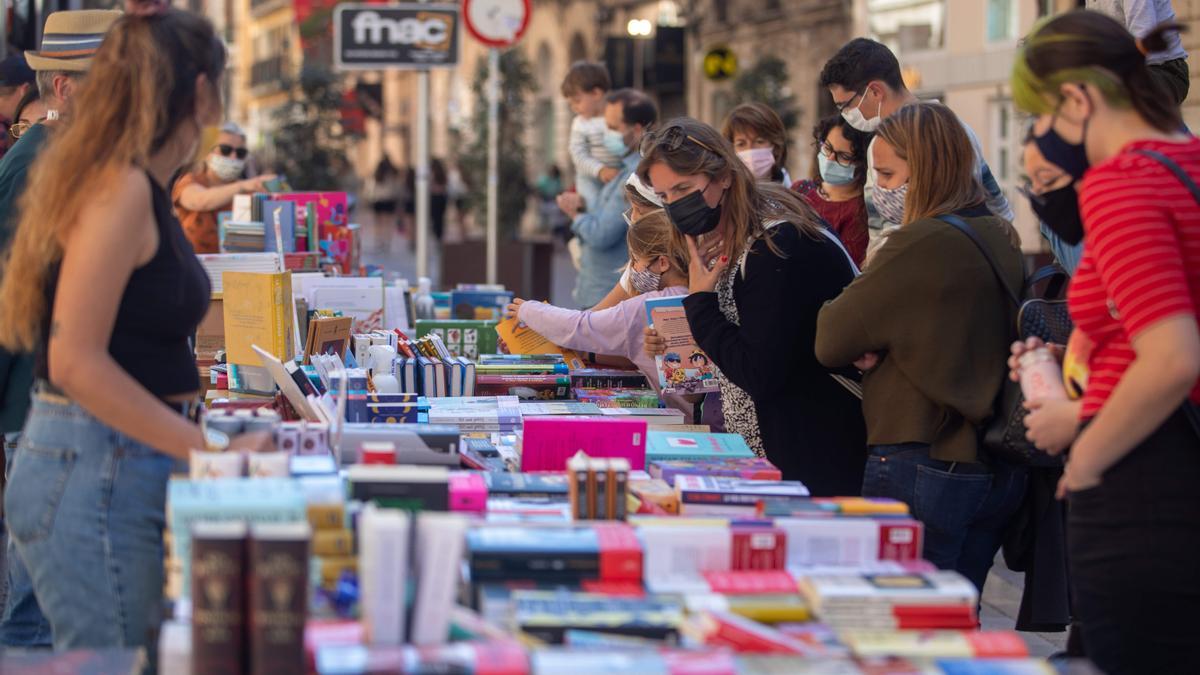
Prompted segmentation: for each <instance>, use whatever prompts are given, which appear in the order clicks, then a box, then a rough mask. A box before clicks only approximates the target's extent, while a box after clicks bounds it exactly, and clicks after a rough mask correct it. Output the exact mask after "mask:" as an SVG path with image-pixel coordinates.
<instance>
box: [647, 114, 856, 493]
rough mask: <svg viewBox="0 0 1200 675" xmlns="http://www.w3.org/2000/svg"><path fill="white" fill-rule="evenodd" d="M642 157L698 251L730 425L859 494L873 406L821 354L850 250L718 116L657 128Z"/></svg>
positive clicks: (827, 483) (848, 271)
mask: <svg viewBox="0 0 1200 675" xmlns="http://www.w3.org/2000/svg"><path fill="white" fill-rule="evenodd" d="M642 157H643V158H642V161H641V164H640V165H639V166H638V175H639V176H640V177H641V178H642V180H643V181H646V182H647V183H648V184H650V185H651V186H653V188H654V191H655V193H657V194H658V196H659V197H660V198H662V200H663V204H664V209H665V210H666V212H667V216H668V217H669V218H670V219H671V222H672V224H673V225H674V226H675V231H676V233H677V235H678V236H680V237H683V238H685V239H686V242H687V246H688V248H689V251H690V254H691V260H690V262H689V264H688V290H689V295H688V297H687V299H685V300H684V308H685V310H686V312H687V319H688V325H689V326H690V328H691V330H692V335H693V336H694V337H695V338H696V342H697V344H699V345H700V347H701V348H702V349H703V350H704V351H705V352H706V353H707V354H708V355H709V356H710V357H711V358H712V361H713V363H714V364H715V365H716V366H717V367H718V368H719V369H720V375H719V377H718V382H719V384H720V386H721V402H722V409H723V411H724V413H725V426H726V429H727V430H728V431H730V432H734V433H739V434H741V435H742V436H743V437H744V438H745V439H746V441H747V443H748V444H749V445H750V447H751V448H753V449H754V450H755V451H756V453H758V454H759V455H760V456H765V457H766V458H767V459H769V460H770V461H771V462H772V463H773V464H775V465H776V466H777V467H779V469H780V471H782V472H783V476H784V478H787V479H794V480H800V481H803V482H804V484H805V485H807V486H808V488H809V490H810V491H811V492H812V494H814V495H817V496H829V495H854V494H858V493H859V492H860V491H861V489H862V476H863V468H864V465H865V462H866V438H865V431H864V428H863V418H862V407H861V405H860V404H859V401H858V399H857V398H855V397H854V396H853V395H852V394H851V393H850V392H848V391H847V390H846V389H845V388H843V386H842V385H841V384H840V383H839V382H838V381H837V380H835V379H834V378H833V377H832V376H831V374H830V372H829V371H828V370H826V369H825V368H824V367H822V366H821V365H820V364H819V363H817V359H816V355H815V354H814V351H813V342H814V340H815V337H816V322H817V312H818V311H819V310H820V309H821V306H822V305H823V304H824V303H825V302H826V301H828V300H830V299H832V298H834V297H836V296H837V295H838V294H839V293H840V292H841V291H842V289H843V288H844V287H845V286H846V285H847V284H849V283H850V281H851V280H852V279H853V278H854V270H853V266H852V265H851V262H850V258H849V255H848V254H847V253H846V251H845V250H844V249H843V248H842V246H841V244H840V242H838V241H837V238H836V237H835V236H834V235H833V234H832V233H830V232H828V231H827V230H826V229H825V228H823V227H821V225H820V221H819V220H818V218H817V216H816V214H814V213H813V212H812V209H810V208H809V207H808V206H806V205H805V204H804V202H803V201H801V200H800V198H799V197H798V196H796V194H795V193H794V192H791V191H790V190H788V189H787V188H785V187H783V186H782V185H777V184H775V183H767V182H757V181H755V179H754V176H753V175H752V174H751V173H750V170H749V169H748V168H747V167H746V165H745V163H743V162H742V160H741V159H739V158H738V155H737V153H736V152H735V151H734V148H733V145H732V144H731V143H730V142H729V141H727V140H725V139H724V138H723V137H722V136H721V135H720V134H719V133H717V131H716V130H715V129H713V128H712V127H710V126H708V125H707V124H704V123H702V122H698V121H696V120H693V119H690V118H686V117H685V118H678V119H675V120H673V121H672V122H670V123H668V124H667V125H665V126H664V127H663V128H662V129H661V130H659V131H656V132H653V133H651V134H649V135H648V136H647V139H646V140H645V141H644V142H643V144H642ZM716 240H720V241H723V242H724V245H723V246H722V247H720V250H719V251H718V252H717V253H716V256H715V257H713V258H711V259H710V257H709V256H708V255H705V254H704V253H701V251H704V250H706V249H707V248H708V245H709V243H710V242H711V241H716ZM651 337H653V339H654V340H655V341H658V342H661V341H662V338H661V337H658V336H648V337H647V342H650V341H651Z"/></svg>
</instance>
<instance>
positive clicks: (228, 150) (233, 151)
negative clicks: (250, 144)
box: [217, 143, 250, 159]
mask: <svg viewBox="0 0 1200 675" xmlns="http://www.w3.org/2000/svg"><path fill="white" fill-rule="evenodd" d="M217 152H219V153H221V154H222V155H224V156H226V157H228V156H230V155H235V156H236V157H237V158H238V159H246V155H247V154H249V152H250V151H249V150H247V149H246V148H235V147H233V146H232V145H225V144H224V143H222V144H220V145H218V146H217Z"/></svg>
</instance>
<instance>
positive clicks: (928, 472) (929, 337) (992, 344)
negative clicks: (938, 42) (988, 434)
mask: <svg viewBox="0 0 1200 675" xmlns="http://www.w3.org/2000/svg"><path fill="white" fill-rule="evenodd" d="M872 151H873V152H874V154H875V156H874V168H875V171H876V172H877V174H878V176H877V180H876V186H875V195H876V196H875V203H876V206H880V207H882V210H883V211H886V213H881V215H883V216H884V217H885V218H888V219H889V220H892V219H894V222H898V223H900V228H899V229H898V230H897V231H896V232H895V233H894V234H892V235H891V236H890V237H889V239H888V242H887V243H886V244H884V245H883V247H882V248H880V249H879V251H878V252H877V254H876V257H875V258H874V260H872V262H871V264H870V265H869V266H868V267H867V269H866V270H865V271H864V272H863V274H862V276H860V277H859V278H858V279H856V280H855V282H854V283H852V284H850V287H849V288H847V289H846V291H845V292H844V293H842V295H841V296H839V297H838V298H837V299H836V300H834V301H833V302H831V303H829V304H828V305H826V306H825V308H824V309H822V310H821V315H820V318H819V319H818V322H817V357H818V358H819V359H820V360H821V362H822V363H824V364H825V365H827V366H830V367H838V366H847V365H850V364H852V363H857V364H858V365H859V367H860V368H862V369H863V370H865V371H866V374H865V375H864V376H863V412H864V414H865V415H866V418H867V437H868V438H867V440H868V443H869V445H870V459H869V460H868V463H867V474H866V479H865V480H864V482H863V489H862V491H863V495H865V496H872V497H891V498H894V499H899V500H900V501H903V502H905V503H906V504H908V505H909V508H910V509H911V510H912V512H913V515H914V516H915V517H916V518H918V519H919V520H921V521H922V522H923V523H924V524H925V551H924V553H925V558H926V559H928V560H929V561H930V562H933V563H934V564H936V565H937V566H938V567H940V568H942V569H953V570H957V571H959V572H960V573H962V574H963V575H964V576H966V577H967V578H968V579H970V580H971V581H972V582H973V583H974V584H975V585H976V587H978V588H979V589H981V590H982V588H983V583H984V581H985V580H986V579H987V573H988V570H989V569H990V568H991V566H992V559H993V558H994V557H995V555H996V551H997V550H998V549H999V547H1000V542H1001V535H1002V534H1003V531H1004V528H1005V526H1006V525H1007V524H1008V521H1009V519H1010V518H1011V516H1012V514H1013V513H1014V512H1015V511H1016V509H1017V507H1018V506H1019V504H1020V501H1021V497H1022V495H1023V494H1024V489H1025V474H1024V472H1023V471H1021V470H1018V469H1016V468H1010V467H1006V466H1003V465H1000V464H996V465H994V466H989V465H988V464H986V463H985V462H984V461H983V457H982V456H981V455H980V448H979V443H978V439H979V427H980V425H981V424H982V423H983V422H984V421H985V420H986V419H987V418H989V417H990V416H991V413H992V406H993V402H994V401H995V400H996V395H997V394H998V393H999V391H1000V387H1001V385H1002V383H1003V381H1004V376H1005V368H1004V363H1005V358H1006V356H1007V354H1008V344H1009V342H1010V341H1011V339H1012V336H1013V335H1014V334H1015V332H1016V331H1015V324H1016V322H1015V315H1016V312H1015V307H1013V306H1012V305H1011V303H1010V301H1009V299H1008V295H1006V293H1005V291H1004V289H1003V288H1002V287H1001V286H1000V283H999V281H998V280H997V278H996V273H994V272H993V271H992V267H991V265H990V264H989V262H988V260H987V259H986V258H985V257H984V256H983V254H982V253H981V251H980V250H979V248H978V247H977V246H976V245H975V243H973V242H972V240H971V238H970V236H969V235H968V234H966V233H964V232H961V231H959V230H958V229H957V228H956V226H955V225H954V224H953V223H955V222H957V223H959V224H961V225H962V226H964V227H966V228H968V229H970V230H972V231H974V232H975V233H976V234H977V235H978V236H979V237H980V238H981V240H982V241H983V242H984V243H985V245H986V246H987V248H988V250H989V251H990V253H991V255H992V257H993V258H995V259H996V260H997V261H998V263H999V264H1000V265H1001V268H1002V270H1003V274H1004V275H1005V280H1006V282H1007V283H1008V285H1009V286H1010V287H1012V288H1021V287H1022V284H1023V282H1024V273H1023V262H1022V258H1021V251H1020V249H1019V248H1018V247H1017V246H1016V243H1015V234H1014V233H1013V229H1012V226H1011V225H1009V224H1008V222H1006V221H1004V220H1002V219H1000V218H997V217H995V216H992V215H991V213H990V212H989V211H988V209H987V205H986V203H985V199H984V191H983V187H982V185H980V184H979V182H978V180H977V179H976V178H975V174H974V167H975V153H974V151H973V150H972V148H971V141H970V139H969V138H968V137H967V134H966V132H965V131H964V130H963V126H962V123H961V122H960V121H959V120H958V118H957V117H956V116H955V114H954V113H953V112H952V111H951V110H950V109H949V108H947V107H945V106H943V105H940V104H937V103H913V104H910V105H907V106H905V107H903V108H901V109H900V110H899V111H897V112H896V113H895V114H893V115H892V116H891V117H888V118H887V119H885V120H884V121H883V124H881V125H880V127H879V130H878V132H877V133H876V138H875V143H874V145H873V146H872Z"/></svg>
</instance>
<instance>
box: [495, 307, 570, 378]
mask: <svg viewBox="0 0 1200 675" xmlns="http://www.w3.org/2000/svg"><path fill="white" fill-rule="evenodd" d="M496 335H498V336H500V339H501V340H503V341H504V344H505V345H507V346H508V353H509V354H562V355H563V360H564V361H566V362H567V369H568V370H578V369H580V368H583V359H582V358H580V357H579V354H577V353H575V351H574V350H571V349H564V348H562V347H559V346H558V345H556V344H554V343H553V342H551V341H549V340H547V339H546V338H544V337H542V336H541V335H540V334H539V333H538V332H537V331H535V330H533V329H532V328H530V327H529V326H526V325H525V324H523V323H519V322H518V321H517V320H516V318H511V319H505V320H503V321H501V322H500V323H498V324H496Z"/></svg>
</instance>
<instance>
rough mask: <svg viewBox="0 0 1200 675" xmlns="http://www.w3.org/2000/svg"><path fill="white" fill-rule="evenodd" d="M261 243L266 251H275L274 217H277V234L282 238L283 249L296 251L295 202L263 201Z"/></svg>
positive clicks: (289, 251) (276, 248)
mask: <svg viewBox="0 0 1200 675" xmlns="http://www.w3.org/2000/svg"><path fill="white" fill-rule="evenodd" d="M262 217H263V220H262V222H263V243H264V250H265V251H266V252H268V253H272V252H277V251H278V250H279V247H278V246H277V245H276V241H275V219H276V218H278V219H279V230H280V232H279V234H280V238H281V239H282V240H283V251H284V252H285V253H294V252H295V251H296V204H295V203H294V202H289V201H279V200H271V199H268V200H266V201H264V202H263V214H262Z"/></svg>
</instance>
